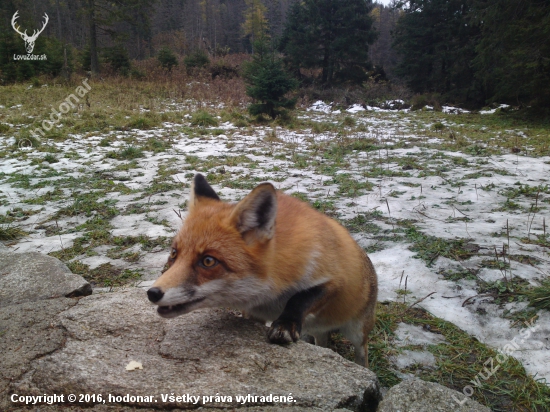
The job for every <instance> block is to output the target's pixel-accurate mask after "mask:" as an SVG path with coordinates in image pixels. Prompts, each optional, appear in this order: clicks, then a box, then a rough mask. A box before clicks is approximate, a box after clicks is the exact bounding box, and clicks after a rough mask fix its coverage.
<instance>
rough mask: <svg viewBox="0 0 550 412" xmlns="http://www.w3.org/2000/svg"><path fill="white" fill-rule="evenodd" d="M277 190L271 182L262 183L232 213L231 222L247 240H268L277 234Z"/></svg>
mask: <svg viewBox="0 0 550 412" xmlns="http://www.w3.org/2000/svg"><path fill="white" fill-rule="evenodd" d="M276 216H277V192H275V188H274V187H273V185H272V184H271V183H262V184H260V185H259V186H257V187H256V188H255V189H254V190H253V191H252V192H250V193H249V194H248V196H246V197H245V198H244V199H243V200H241V201H240V202H239V203H237V205H236V206H235V209H233V212H232V213H231V217H230V219H231V222H232V223H233V224H234V225H235V227H236V228H237V230H238V231H239V232H240V233H241V234H242V235H243V237H244V238H245V240H246V241H247V242H251V241H253V240H258V241H267V240H269V239H271V238H272V237H273V235H274V234H275V217H276Z"/></svg>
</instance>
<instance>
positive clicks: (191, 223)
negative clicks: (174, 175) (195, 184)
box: [150, 176, 377, 364]
mask: <svg viewBox="0 0 550 412" xmlns="http://www.w3.org/2000/svg"><path fill="white" fill-rule="evenodd" d="M201 178H202V176H201ZM196 179H197V178H196ZM204 183H205V181H204ZM204 183H202V184H203V186H202V187H204ZM194 190H195V189H194V188H192V190H191V191H192V194H191V199H190V207H189V213H188V216H187V218H186V220H185V223H184V225H183V227H182V228H181V230H180V231H179V233H178V234H177V235H176V237H175V238H174V241H173V245H172V248H173V250H174V251H175V252H174V257H175V258H174V259H169V264H170V267H169V269H168V270H167V271H166V272H164V273H163V274H162V275H161V276H160V277H159V278H158V279H157V281H156V282H155V284H154V285H153V288H152V289H153V290H154V292H155V294H156V295H155V299H157V298H158V297H160V296H162V298H161V299H159V300H158V301H155V300H154V299H151V296H150V299H151V300H152V301H154V302H155V303H157V304H158V305H159V313H161V308H160V307H163V308H164V310H165V312H167V313H166V314H165V315H163V316H166V317H172V316H177V315H180V314H183V313H186V312H189V311H191V310H194V309H198V308H200V307H210V306H233V307H235V308H236V309H241V310H243V311H246V312H247V313H249V314H250V315H251V316H253V317H254V318H259V319H262V320H264V321H274V320H275V319H277V317H278V316H279V315H281V312H282V309H283V308H284V307H285V305H286V303H287V302H288V299H289V298H290V297H291V296H293V295H294V294H295V293H297V292H300V291H303V290H307V289H308V288H312V287H316V286H321V287H322V291H323V292H322V294H321V295H320V297H319V298H318V299H316V300H315V301H314V302H313V303H312V305H311V306H310V307H308V308H307V310H306V311H305V312H304V314H303V325H304V331H305V332H306V333H309V334H311V335H313V336H314V337H315V338H316V339H317V340H318V341H321V342H324V341H325V340H326V338H325V337H324V335H326V334H327V333H328V332H329V331H332V330H335V329H341V331H342V332H343V333H344V334H345V335H348V339H350V340H351V341H352V343H353V344H354V346H355V348H356V362H357V363H361V364H365V363H366V362H367V361H368V359H367V358H366V342H367V336H368V334H369V332H370V331H371V330H372V328H373V326H374V319H375V305H376V295H377V278H376V273H375V270H374V268H373V266H372V264H371V261H370V259H369V258H368V257H367V255H366V254H365V252H364V251H363V250H362V249H361V248H360V247H359V246H358V245H357V243H356V242H355V241H354V240H353V238H352V237H351V236H350V234H349V233H348V232H347V230H346V229H345V228H343V227H342V226H341V225H339V224H338V223H337V222H336V221H334V220H332V219H330V218H328V217H327V216H325V215H323V214H322V213H319V212H318V211H316V210H314V209H312V208H311V207H310V206H309V205H307V204H306V203H304V202H301V201H299V200H298V199H296V198H293V197H291V196H288V195H286V194H284V193H282V192H276V191H275V190H274V189H273V187H272V186H271V185H270V184H262V185H260V186H258V187H257V188H256V189H254V190H253V191H252V193H250V194H249V195H248V196H247V197H245V198H244V199H243V200H242V201H240V202H239V203H236V204H228V203H223V202H221V201H219V200H217V199H213V198H211V197H209V196H210V195H209V194H206V195H202V194H201V192H200V190H202V189H197V193H193V191H194ZM269 219H271V220H269ZM205 257H211V258H214V261H215V262H217V263H216V264H215V265H214V266H212V267H207V266H205V264H204V262H206V263H207V264H210V263H211V262H212V261H210V260H206V261H205V260H204V259H205ZM152 293H153V292H152ZM178 305H179V306H178ZM161 315H162V313H161Z"/></svg>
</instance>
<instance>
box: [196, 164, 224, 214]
mask: <svg viewBox="0 0 550 412" xmlns="http://www.w3.org/2000/svg"><path fill="white" fill-rule="evenodd" d="M205 198H206V199H213V200H218V201H219V200H220V198H219V197H218V195H217V194H216V192H214V189H212V187H211V186H210V185H209V184H208V182H207V181H206V179H205V178H204V176H203V175H201V174H200V173H197V174H196V175H195V178H194V179H193V183H191V196H190V198H189V210H191V209H192V208H193V207H194V206H196V205H197V203H199V202H200V201H201V200H202V199H205Z"/></svg>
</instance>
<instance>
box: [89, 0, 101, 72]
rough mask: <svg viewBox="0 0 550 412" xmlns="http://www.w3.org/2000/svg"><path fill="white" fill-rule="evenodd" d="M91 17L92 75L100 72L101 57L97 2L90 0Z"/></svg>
mask: <svg viewBox="0 0 550 412" xmlns="http://www.w3.org/2000/svg"><path fill="white" fill-rule="evenodd" d="M88 7H89V10H88V11H89V18H90V21H89V23H90V71H91V72H92V75H96V74H98V73H99V59H98V57H97V30H96V24H95V2H94V0H88Z"/></svg>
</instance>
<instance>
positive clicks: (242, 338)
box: [12, 289, 379, 410]
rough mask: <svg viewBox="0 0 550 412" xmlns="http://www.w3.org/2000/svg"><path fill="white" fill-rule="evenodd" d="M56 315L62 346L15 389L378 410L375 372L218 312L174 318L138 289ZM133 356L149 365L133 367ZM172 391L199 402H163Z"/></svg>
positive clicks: (158, 404)
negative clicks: (281, 340)
mask: <svg viewBox="0 0 550 412" xmlns="http://www.w3.org/2000/svg"><path fill="white" fill-rule="evenodd" d="M59 320H60V322H61V325H62V326H63V327H64V328H65V329H66V331H67V340H66V342H65V344H64V346H63V347H62V348H60V349H59V350H57V351H55V352H53V353H51V354H50V355H47V356H44V357H42V358H40V359H38V360H36V361H35V362H33V365H32V370H31V371H30V372H29V373H27V374H26V375H25V377H24V378H23V379H21V380H19V381H17V382H14V383H13V384H12V389H13V391H15V392H16V393H17V394H22V395H24V394H41V393H66V394H68V393H102V394H105V396H107V394H111V395H113V396H124V395H126V394H130V395H142V396H150V397H151V398H149V399H145V400H140V401H139V402H132V401H131V400H130V401H128V402H124V403H126V404H129V405H135V406H141V407H155V408H165V409H171V408H175V407H178V408H184V409H187V408H196V407H198V406H206V407H213V408H220V407H231V406H232V407H243V406H254V405H261V404H262V403H263V402H261V401H260V400H257V401H256V402H254V401H252V400H249V401H248V402H246V403H242V401H241V403H239V402H237V400H236V396H237V395H242V396H246V395H248V394H250V395H256V396H267V395H269V394H273V395H279V396H287V397H288V396H289V395H290V394H291V396H292V401H291V402H281V403H279V402H273V405H275V406H286V407H289V406H292V407H317V408H321V409H323V410H333V409H336V408H338V407H345V408H348V409H352V410H360V409H361V410H365V409H366V410H369V409H370V410H375V408H376V404H377V400H378V397H379V390H378V381H377V379H376V376H375V375H374V374H373V373H372V372H371V371H369V370H368V369H366V368H363V367H360V366H358V365H356V364H354V363H351V362H349V361H346V360H345V359H343V358H342V357H341V356H340V355H338V354H336V353H334V352H333V351H331V350H329V349H324V348H320V347H316V346H312V345H309V344H306V343H304V342H299V343H298V344H293V345H290V346H278V345H272V344H269V343H267V342H266V338H265V333H266V328H265V326H264V325H262V324H258V323H256V322H253V321H250V320H247V319H243V318H242V317H237V316H236V315H235V314H232V313H230V312H227V311H224V310H221V309H218V310H201V311H196V312H192V313H189V314H187V315H185V316H181V317H179V318H176V319H171V320H168V321H167V320H164V319H161V318H160V317H159V316H158V315H157V314H156V312H155V309H154V308H153V307H152V306H151V305H150V304H149V303H148V302H147V301H146V298H145V294H144V291H143V290H141V289H130V290H127V291H123V292H117V293H106V294H102V295H93V296H90V297H87V298H83V299H81V300H80V301H79V303H78V305H76V306H74V307H72V308H70V309H68V310H67V311H65V312H62V313H61V314H60V315H59ZM132 360H134V361H137V362H140V363H142V365H143V369H141V370H135V371H131V372H129V371H127V370H126V369H125V366H126V365H127V364H128V363H130V361H132ZM170 394H174V395H176V396H184V395H186V394H188V395H192V396H199V397H200V400H199V402H197V403H196V404H195V405H193V403H192V402H188V401H187V402H186V401H185V400H181V401H179V402H163V397H162V395H170ZM216 395H221V396H225V397H226V398H225V399H220V398H218V399H216V398H215V396H216ZM203 396H212V397H213V398H212V399H211V400H206V399H205V398H203ZM229 397H231V399H229Z"/></svg>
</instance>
